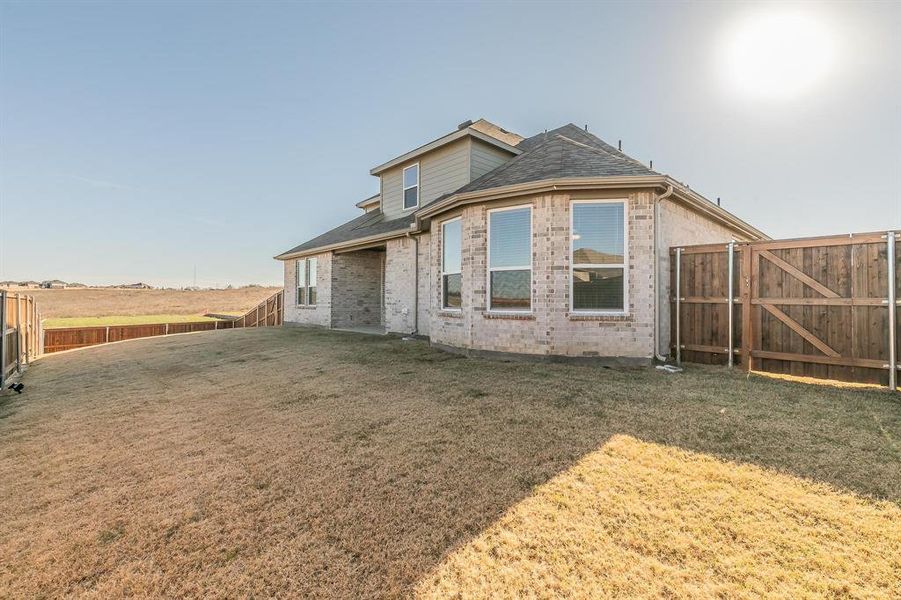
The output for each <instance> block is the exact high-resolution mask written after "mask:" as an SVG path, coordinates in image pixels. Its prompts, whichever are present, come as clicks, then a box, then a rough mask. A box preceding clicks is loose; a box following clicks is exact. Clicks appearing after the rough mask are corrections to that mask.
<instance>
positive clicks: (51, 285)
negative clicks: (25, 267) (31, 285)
mask: <svg viewBox="0 0 901 600" xmlns="http://www.w3.org/2000/svg"><path fill="white" fill-rule="evenodd" d="M41 287H42V288H43V289H45V290H60V289H63V288H65V287H66V282H65V281H61V280H59V279H51V280H48V281H42V282H41Z"/></svg>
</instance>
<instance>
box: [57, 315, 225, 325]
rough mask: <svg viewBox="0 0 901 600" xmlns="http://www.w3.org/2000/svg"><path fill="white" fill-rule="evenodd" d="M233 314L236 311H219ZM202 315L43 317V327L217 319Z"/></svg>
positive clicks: (147, 323)
mask: <svg viewBox="0 0 901 600" xmlns="http://www.w3.org/2000/svg"><path fill="white" fill-rule="evenodd" d="M221 314H235V315H236V316H237V314H236V313H221ZM217 320H219V319H213V318H211V317H204V316H203V315H130V316H129V315H113V316H109V317H60V318H56V319H44V328H45V329H59V328H62V327H105V326H107V325H149V324H152V323H194V322H198V321H217Z"/></svg>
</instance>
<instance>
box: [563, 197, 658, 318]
mask: <svg viewBox="0 0 901 600" xmlns="http://www.w3.org/2000/svg"><path fill="white" fill-rule="evenodd" d="M577 204H622V205H623V262H622V263H621V264H620V263H615V264H614V263H609V264H594V263H587V264H586V263H579V264H576V263H575V262H574V259H573V256H574V254H575V247H576V245H575V244H574V243H573V242H574V241H575V240H573V231H574V230H575V221H576V211H575V206H576V205H577ZM618 268H619V269H622V270H623V308H622V310H618V309H599V308H578V309H577V308H574V306H575V301H576V298H575V296H574V294H573V287H574V286H573V276H574V274H575V270H576V269H618ZM654 293H655V294H656V293H657V292H656V291H655V292H654ZM569 310H570V312H572V313H575V314H579V315H609V316H626V315H628V314H629V200H628V199H627V198H603V199H601V198H598V199H593V200H572V201H570V206H569Z"/></svg>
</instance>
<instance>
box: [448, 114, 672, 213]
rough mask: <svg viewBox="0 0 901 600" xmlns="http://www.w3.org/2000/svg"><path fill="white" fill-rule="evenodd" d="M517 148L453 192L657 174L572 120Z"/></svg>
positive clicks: (525, 141)
mask: <svg viewBox="0 0 901 600" xmlns="http://www.w3.org/2000/svg"><path fill="white" fill-rule="evenodd" d="M517 148H521V149H523V150H525V151H524V152H523V153H522V154H520V155H519V156H517V157H515V158H513V159H512V160H510V161H507V162H506V163H504V164H503V165H501V166H499V167H498V168H496V169H494V170H493V171H489V172H488V173H486V174H485V175H483V176H482V177H479V178H478V179H476V180H474V181H471V182H470V183H468V184H466V185H464V186H463V187H461V188H460V189H458V190H456V191H455V192H453V194H459V193H463V192H475V191H479V190H488V189H491V188H496V187H504V186H508V185H515V184H517V183H529V182H532V181H541V180H543V179H563V178H570V177H573V178H576V177H618V176H623V175H658V173H656V172H654V171H652V170H650V169H649V168H647V167H646V166H644V165H643V164H641V163H640V162H638V161H637V160H635V159H633V158H631V157H629V156H627V155H625V154H623V153H622V152H620V151H619V150H617V149H616V148H614V147H613V146H611V145H610V144H608V143H606V142H604V141H603V140H602V139H600V138H598V137H597V136H594V135H592V134H590V133H588V132H587V131H584V130H582V129H581V128H579V127H577V126H575V125H573V124H572V123H570V124H569V125H564V126H563V127H560V128H558V129H555V130H553V131H549V132H547V133H540V134H538V135H536V136H532V137H530V138H528V139H526V140H523V141H522V142H520V143H519V145H517ZM453 194H449V195H453Z"/></svg>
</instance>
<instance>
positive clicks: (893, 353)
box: [886, 231, 898, 391]
mask: <svg viewBox="0 0 901 600" xmlns="http://www.w3.org/2000/svg"><path fill="white" fill-rule="evenodd" d="M886 242H887V244H888V257H887V259H888V369H889V370H888V387H889V389H890V390H892V391H895V390H896V389H898V355H897V350H896V349H897V344H898V342H897V340H896V339H895V332H896V329H897V325H896V318H897V313H898V304H897V302H896V299H895V288H896V287H897V283H896V281H895V277H896V276H897V274H896V273H895V232H894V231H889V232H888V235H886Z"/></svg>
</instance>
